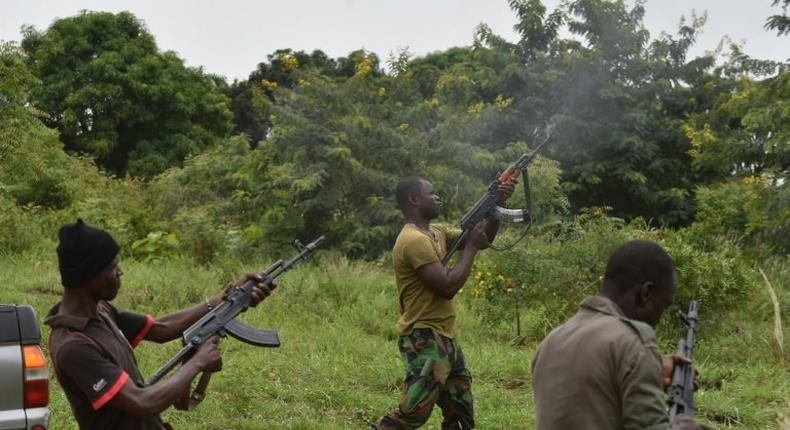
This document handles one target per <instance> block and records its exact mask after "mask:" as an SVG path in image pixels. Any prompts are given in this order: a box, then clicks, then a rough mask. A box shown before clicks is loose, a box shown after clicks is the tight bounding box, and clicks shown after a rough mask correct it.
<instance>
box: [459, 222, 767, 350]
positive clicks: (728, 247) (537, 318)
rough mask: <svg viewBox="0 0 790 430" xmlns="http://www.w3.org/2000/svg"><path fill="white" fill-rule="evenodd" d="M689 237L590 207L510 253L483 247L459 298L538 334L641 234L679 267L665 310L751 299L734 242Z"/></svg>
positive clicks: (515, 330)
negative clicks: (698, 243) (711, 243)
mask: <svg viewBox="0 0 790 430" xmlns="http://www.w3.org/2000/svg"><path fill="white" fill-rule="evenodd" d="M690 234H691V233H689V232H687V231H685V230H680V231H677V232H676V231H673V230H668V229H653V228H650V227H649V226H648V225H647V224H646V223H645V222H644V221H642V220H635V221H633V222H631V223H629V224H626V223H624V222H623V221H622V220H620V219H618V218H612V217H609V216H608V215H607V211H606V209H600V208H599V209H592V210H587V211H586V212H585V213H583V214H582V215H580V216H577V217H576V218H574V219H573V220H571V221H567V222H564V223H561V224H558V225H554V226H551V227H550V228H548V229H544V230H543V231H540V229H538V232H537V235H535V236H532V237H530V238H529V240H528V241H527V242H526V243H525V244H523V245H520V246H518V247H516V248H515V249H513V250H510V251H508V252H504V253H492V252H490V251H487V252H484V253H483V254H482V255H481V257H480V258H479V259H478V261H477V263H476V264H475V268H474V271H473V277H472V280H471V281H470V283H469V284H467V287H466V288H465V289H464V291H463V293H462V295H463V296H465V297H466V300H468V301H469V302H470V303H471V306H472V308H473V309H475V310H476V312H478V313H479V314H480V315H481V319H482V320H483V321H485V322H487V323H489V324H490V325H491V327H494V328H499V329H501V328H503V321H504V322H505V323H504V326H505V328H507V329H508V330H510V333H509V335H518V334H521V335H523V334H525V333H526V334H527V335H531V336H538V337H540V336H543V335H545V334H546V333H548V331H549V330H550V329H551V328H552V327H555V326H556V325H558V324H559V323H561V322H562V321H564V320H565V319H567V318H568V317H569V316H570V315H572V314H573V313H575V312H576V311H577V309H578V304H579V303H580V302H581V300H582V299H583V298H584V297H585V296H588V295H594V294H597V293H598V290H599V287H600V281H601V279H602V276H603V273H604V270H605V265H606V260H607V258H608V256H609V255H610V254H611V252H612V251H613V250H614V249H615V248H616V247H617V246H619V245H620V244H621V243H623V242H625V241H627V240H631V239H644V240H650V241H654V242H658V243H660V244H661V245H662V246H664V248H665V249H666V250H667V252H668V253H669V254H670V256H671V257H672V259H673V260H674V261H675V264H676V266H677V270H678V276H679V282H680V286H681V287H680V290H679V292H678V295H677V296H676V300H675V306H674V308H673V309H670V310H668V311H667V315H669V314H674V309H681V308H685V307H686V306H687V304H688V300H690V299H691V298H694V299H696V300H698V301H699V302H700V305H701V306H702V307H703V312H705V313H706V314H708V313H709V315H711V316H714V315H717V314H719V311H724V310H727V309H730V308H731V307H732V304H733V303H737V302H738V301H739V300H740V299H743V298H745V297H746V295H747V294H748V292H749V291H750V290H751V288H752V281H750V279H751V278H750V277H749V268H748V266H747V262H746V259H745V258H744V257H743V256H742V255H741V253H740V251H739V250H738V249H737V248H736V247H734V246H733V245H732V244H730V243H727V242H726V241H721V242H719V243H718V246H717V247H716V249H715V250H706V249H702V248H700V247H695V246H694V245H692V244H691V243H690V240H689V239H688V236H689V235H690ZM517 318H518V320H519V322H520V326H519V327H516V325H515V321H516V320H517Z"/></svg>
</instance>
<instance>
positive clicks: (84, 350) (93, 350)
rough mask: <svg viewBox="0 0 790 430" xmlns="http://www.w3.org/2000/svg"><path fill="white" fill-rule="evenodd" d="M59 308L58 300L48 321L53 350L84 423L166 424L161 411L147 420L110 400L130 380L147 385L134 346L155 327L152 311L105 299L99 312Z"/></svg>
mask: <svg viewBox="0 0 790 430" xmlns="http://www.w3.org/2000/svg"><path fill="white" fill-rule="evenodd" d="M59 310H60V303H58V304H57V305H55V306H54V307H53V308H52V310H50V311H49V314H48V315H47V318H46V320H45V321H44V322H45V323H46V324H47V325H49V326H51V327H52V333H51V334H50V336H49V354H50V356H51V357H52V363H53V366H54V368H55V376H57V378H58V382H59V383H60V385H61V386H62V387H63V390H64V391H65V392H66V397H67V398H68V399H69V403H70V404H71V409H72V410H73V412H74V416H75V417H76V419H77V423H79V426H80V429H83V430H88V429H97V430H98V429H116V430H149V429H156V430H159V429H164V426H163V424H162V421H161V420H160V419H159V418H158V417H155V418H152V419H148V420H144V419H142V418H137V417H134V416H131V415H129V414H127V413H126V412H124V411H121V410H120V409H118V408H115V407H114V406H112V405H110V404H109V401H110V400H111V399H112V398H113V397H114V396H115V395H116V394H118V392H119V391H120V390H121V388H122V387H123V385H124V384H125V383H126V381H127V380H131V381H132V382H134V383H135V384H137V385H138V386H141V387H142V386H143V384H144V381H143V378H142V376H141V375H140V371H139V369H138V368H137V360H135V358H134V354H133V353H132V350H133V349H134V347H135V346H137V344H138V343H139V342H140V341H141V340H142V339H143V338H144V337H145V335H146V334H147V333H148V331H149V330H150V329H151V326H152V325H153V323H154V319H153V317H151V316H150V315H147V316H146V315H140V314H134V313H131V312H124V311H119V310H117V309H116V308H115V307H113V306H112V305H110V304H109V303H107V302H100V303H99V306H98V316H97V317H91V318H83V317H75V316H71V315H63V314H60V313H59Z"/></svg>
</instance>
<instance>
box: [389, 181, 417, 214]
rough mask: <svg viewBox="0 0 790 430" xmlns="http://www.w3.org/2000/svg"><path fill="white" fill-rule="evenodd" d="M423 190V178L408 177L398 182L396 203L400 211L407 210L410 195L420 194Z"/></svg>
mask: <svg viewBox="0 0 790 430" xmlns="http://www.w3.org/2000/svg"><path fill="white" fill-rule="evenodd" d="M421 190H422V178H421V177H419V176H407V177H405V178H403V179H401V180H400V181H399V182H398V186H397V187H395V201H396V202H397V204H398V207H399V208H400V210H404V209H406V203H408V198H409V194H418V193H419V192H420V191H421Z"/></svg>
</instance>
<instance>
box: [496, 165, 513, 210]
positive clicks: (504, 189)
mask: <svg viewBox="0 0 790 430" xmlns="http://www.w3.org/2000/svg"><path fill="white" fill-rule="evenodd" d="M496 177H497V181H499V203H500V204H504V203H505V202H506V201H507V199H509V198H510V196H511V195H513V192H515V191H516V184H517V183H518V177H516V176H511V177H510V179H509V180H507V181H504V182H502V181H501V180H500V179H499V178H500V177H502V173H499V174H497V175H496Z"/></svg>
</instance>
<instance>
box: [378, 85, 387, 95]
mask: <svg viewBox="0 0 790 430" xmlns="http://www.w3.org/2000/svg"><path fill="white" fill-rule="evenodd" d="M386 95H387V89H386V88H384V87H379V97H384V96H386Z"/></svg>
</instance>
